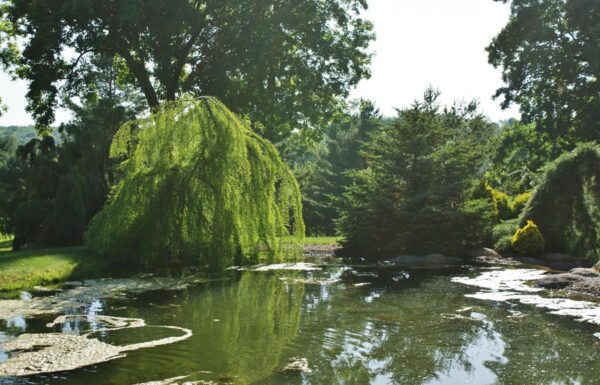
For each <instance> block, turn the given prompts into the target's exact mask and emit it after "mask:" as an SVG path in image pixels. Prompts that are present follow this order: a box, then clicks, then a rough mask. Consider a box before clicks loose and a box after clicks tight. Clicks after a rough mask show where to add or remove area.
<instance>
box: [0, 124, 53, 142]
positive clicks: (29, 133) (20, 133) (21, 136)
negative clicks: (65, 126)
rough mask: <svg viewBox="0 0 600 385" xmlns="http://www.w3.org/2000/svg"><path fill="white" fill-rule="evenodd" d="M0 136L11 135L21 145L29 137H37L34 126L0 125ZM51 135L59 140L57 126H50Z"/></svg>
mask: <svg viewBox="0 0 600 385" xmlns="http://www.w3.org/2000/svg"><path fill="white" fill-rule="evenodd" d="M0 136H10V137H13V138H15V140H16V141H17V144H19V145H23V144H25V143H27V142H29V141H30V140H31V139H35V138H37V136H38V134H37V131H36V130H35V126H0ZM52 137H53V138H54V140H55V141H56V142H57V143H58V142H60V133H59V132H58V127H53V128H52Z"/></svg>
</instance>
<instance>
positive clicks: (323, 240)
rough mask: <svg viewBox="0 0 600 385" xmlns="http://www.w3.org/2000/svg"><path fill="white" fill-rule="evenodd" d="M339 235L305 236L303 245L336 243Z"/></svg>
mask: <svg viewBox="0 0 600 385" xmlns="http://www.w3.org/2000/svg"><path fill="white" fill-rule="evenodd" d="M340 239H341V237H306V238H305V239H304V244H305V245H332V246H333V245H336V244H337V243H338V242H339V241H340Z"/></svg>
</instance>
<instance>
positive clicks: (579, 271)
mask: <svg viewBox="0 0 600 385" xmlns="http://www.w3.org/2000/svg"><path fill="white" fill-rule="evenodd" d="M569 273H571V274H575V275H579V276H581V277H586V278H600V272H598V271H596V270H595V269H584V268H582V267H578V268H576V269H573V270H571V271H570V272H569Z"/></svg>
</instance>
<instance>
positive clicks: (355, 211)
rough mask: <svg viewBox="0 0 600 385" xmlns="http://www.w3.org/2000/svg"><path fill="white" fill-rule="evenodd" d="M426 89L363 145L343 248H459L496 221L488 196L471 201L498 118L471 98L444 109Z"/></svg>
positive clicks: (376, 252) (372, 252) (346, 251)
mask: <svg viewBox="0 0 600 385" xmlns="http://www.w3.org/2000/svg"><path fill="white" fill-rule="evenodd" d="M438 96H439V93H437V92H436V91H435V90H432V89H429V90H428V91H427V92H426V93H425V97H424V100H423V101H422V102H415V104H414V105H413V106H412V107H411V108H408V109H404V110H401V111H399V113H398V117H397V119H395V120H394V121H393V122H392V123H391V124H389V125H385V126H384V127H383V129H382V130H381V131H380V132H379V133H378V134H377V135H375V136H374V138H373V140H372V141H370V142H369V143H368V145H367V147H366V149H365V151H364V156H365V160H366V162H367V165H368V167H367V168H366V169H364V170H359V171H355V172H353V173H352V184H351V185H350V186H349V187H348V188H347V189H346V192H345V194H344V200H343V203H342V206H341V218H340V221H339V230H340V232H341V234H342V235H343V236H344V241H343V250H342V254H343V255H345V256H350V257H366V258H385V257H391V256H394V255H399V254H402V253H418V254H426V253H431V252H436V253H460V252H463V251H464V250H465V249H466V248H467V247H469V246H472V245H474V244H476V243H477V242H482V241H483V238H485V237H486V234H487V233H488V232H489V230H490V229H491V222H490V214H491V211H492V210H491V207H490V204H489V201H488V200H485V199H484V200H480V201H470V200H469V198H470V195H471V190H472V186H473V185H474V183H475V182H476V181H477V179H478V177H480V176H481V173H482V170H483V168H482V166H483V165H484V164H485V161H486V159H485V156H484V154H485V151H484V149H485V148H486V146H487V143H488V142H489V138H490V136H491V135H492V133H493V131H494V126H493V125H492V124H490V123H489V122H488V121H487V120H486V119H485V118H483V117H482V116H481V115H479V114H477V111H476V105H475V104H474V103H472V104H469V105H464V106H454V107H451V108H444V109H441V108H440V106H439V105H438V103H437V98H438Z"/></svg>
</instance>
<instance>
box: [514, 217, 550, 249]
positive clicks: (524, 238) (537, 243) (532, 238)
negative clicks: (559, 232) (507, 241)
mask: <svg viewBox="0 0 600 385" xmlns="http://www.w3.org/2000/svg"><path fill="white" fill-rule="evenodd" d="M511 245H512V247H513V248H514V249H515V250H516V251H518V252H519V253H522V254H525V255H534V254H536V253H539V252H540V251H542V250H544V247H545V245H546V241H545V240H544V236H543V235H542V232H541V231H540V229H539V228H538V227H537V225H536V224H535V223H534V222H533V221H531V220H528V221H527V224H526V225H525V226H524V227H522V228H520V229H518V230H517V232H516V233H515V235H514V236H513V238H512V240H511Z"/></svg>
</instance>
